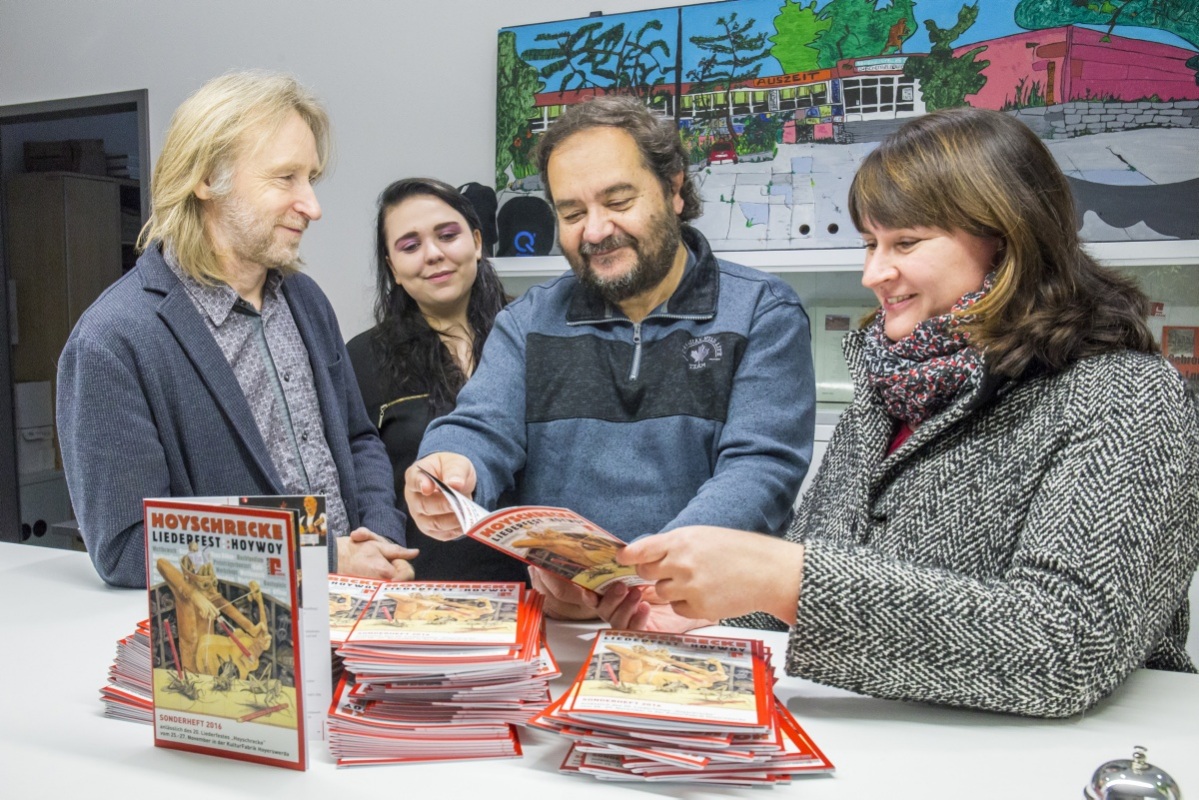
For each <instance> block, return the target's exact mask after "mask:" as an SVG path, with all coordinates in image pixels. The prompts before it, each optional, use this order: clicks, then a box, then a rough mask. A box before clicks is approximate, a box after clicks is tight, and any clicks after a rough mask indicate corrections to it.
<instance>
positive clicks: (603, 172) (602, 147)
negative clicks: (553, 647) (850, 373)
mask: <svg viewBox="0 0 1199 800" xmlns="http://www.w3.org/2000/svg"><path fill="white" fill-rule="evenodd" d="M538 166H539V168H540V170H541V176H542V182H543V185H545V186H546V187H547V196H548V199H549V201H550V203H551V205H552V206H553V208H554V210H555V212H556V215H557V220H558V241H559V246H560V248H561V250H562V252H563V254H564V255H565V257H566V260H567V261H568V262H569V264H570V267H571V271H570V273H568V274H566V275H564V276H562V277H560V278H557V279H555V280H553V281H550V282H549V283H546V284H543V285H541V286H538V287H534V288H533V289H530V290H529V291H528V292H527V293H526V294H525V295H524V296H523V297H521V298H520V299H519V300H517V301H516V302H514V303H512V304H510V305H509V306H508V307H507V308H506V309H505V310H504V311H502V312H501V313H500V315H499V316H498V317H497V318H496V322H495V327H494V329H493V330H492V333H491V336H490V338H488V340H487V345H486V347H485V348H484V351H483V357H482V359H481V361H480V364H479V367H478V369H477V371H476V372H475V374H474V376H473V377H472V378H471V380H470V382H469V383H468V384H467V385H466V387H465V388H464V389H463V390H462V392H461V394H459V396H458V406H457V408H456V409H455V410H454V412H453V413H451V414H449V415H447V416H445V417H442V418H441V419H439V420H436V421H435V422H434V423H433V424H432V425H430V426H429V429H428V431H427V432H426V434H425V437H424V440H423V441H422V443H421V448H420V452H421V459H420V460H419V461H418V462H417V465H418V466H420V467H422V468H423V469H425V470H428V471H429V472H430V473H432V474H434V475H437V476H438V477H440V478H441V479H442V480H444V481H446V482H447V483H449V484H450V485H451V486H454V487H455V488H457V489H459V490H461V491H464V492H466V493H468V494H469V493H472V492H473V495H474V499H475V501H476V502H478V503H479V504H481V505H483V506H486V507H495V506H496V505H497V504H499V503H500V502H501V498H503V499H504V500H513V501H515V502H517V503H520V504H536V505H549V506H564V507H568V508H571V509H574V510H575V511H577V512H579V513H580V514H582V515H583V516H584V517H587V518H588V519H590V520H592V521H593V522H595V523H596V524H598V525H600V526H601V527H603V528H605V529H607V530H608V531H610V532H612V533H613V534H615V535H616V536H618V537H620V538H621V539H623V540H625V541H632V540H633V539H635V538H637V537H639V536H642V535H645V534H649V533H656V532H658V531H667V530H671V529H672V528H677V527H681V526H684V525H693V524H705V525H715V524H720V525H726V524H730V523H731V521H733V520H736V521H737V524H738V525H741V526H743V527H745V528H746V529H748V530H753V531H758V532H761V533H768V534H774V535H778V534H780V533H781V532H782V531H783V529H784V528H785V526H786V522H787V520H788V517H789V513H790V510H791V506H792V503H793V502H794V500H795V496H796V494H797V492H798V491H799V487H800V483H801V482H802V480H803V477H804V474H805V472H806V471H807V468H808V463H809V461H810V459H811V455H812V435H813V428H814V417H815V412H814V381H813V374H812V359H811V349H810V342H809V332H808V319H807V315H806V314H805V313H804V310H803V308H802V306H801V305H800V301H799V298H798V297H797V296H796V294H795V292H794V291H792V290H791V289H790V288H789V287H788V286H787V285H786V284H785V283H783V282H782V281H781V280H779V279H778V278H776V277H774V276H771V275H768V274H765V273H762V272H759V271H756V270H753V269H747V268H745V267H742V266H738V265H735V264H730V263H727V262H725V261H721V260H719V259H717V258H716V257H715V256H714V255H713V254H712V251H711V249H710V248H709V246H708V243H707V241H706V240H705V239H704V237H703V236H702V235H701V234H700V233H699V232H698V231H697V230H695V229H694V228H692V227H690V226H689V225H687V224H686V223H687V222H688V221H690V220H692V219H695V218H696V217H698V216H699V214H700V213H701V201H700V196H699V192H698V190H697V189H696V187H695V185H694V183H693V182H692V179H691V176H690V175H689V174H688V172H687V166H688V159H687V155H686V152H685V151H684V149H683V147H682V144H681V142H680V140H679V135H678V131H677V129H676V128H675V127H674V125H673V123H672V122H670V121H669V120H665V119H661V118H659V117H656V116H654V115H653V114H652V113H651V112H650V111H649V110H648V109H647V108H646V107H645V106H644V105H642V104H641V103H640V102H639V101H638V100H636V99H634V98H631V97H616V96H610V97H599V98H595V99H593V100H591V101H589V102H585V103H582V104H579V105H576V106H573V107H571V108H570V109H568V110H567V111H566V113H564V114H563V115H562V116H561V117H560V118H559V119H558V121H557V122H556V123H554V124H553V125H552V126H551V127H550V128H549V130H548V131H547V132H546V133H545V135H544V136H543V137H542V140H541V143H540V145H539V150H538ZM405 497H406V499H407V501H408V508H409V512H410V513H411V514H412V517H413V519H414V520H415V521H416V522H417V524H418V526H419V527H420V528H421V530H423V531H424V532H425V533H427V534H429V535H430V536H434V537H437V538H442V539H451V538H455V537H457V536H461V535H462V531H461V530H460V529H459V527H458V523H457V520H456V519H455V518H454V516H453V514H452V513H451V512H450V509H449V506H448V504H447V503H445V502H444V500H443V499H442V498H441V496H440V495H439V494H438V493H437V492H436V491H435V490H434V487H433V484H432V481H430V480H429V479H428V478H427V477H424V476H422V475H421V473H420V471H419V470H417V469H416V468H415V467H413V468H411V469H409V470H408V472H407V473H406V476H405ZM716 520H721V522H719V523H717V522H716ZM531 577H532V580H533V584H534V586H536V587H538V588H540V589H542V590H543V591H545V592H547V595H548V596H547V604H546V609H547V612H548V613H550V614H551V615H552V616H558V617H569V618H587V617H594V616H596V615H597V604H596V598H595V596H594V595H590V594H589V593H587V592H586V591H585V590H582V589H579V588H578V587H576V586H574V585H573V584H569V583H567V582H566V581H562V580H559V579H555V578H554V577H553V576H552V575H550V574H549V573H545V572H544V571H541V570H537V569H534V570H533V571H532V573H531ZM619 594H620V595H624V589H623V588H622V589H621V590H619ZM636 594H637V593H633V594H630V595H629V602H634V601H635V600H636V599H637V598H636V597H635V596H634V595H636ZM604 616H607V614H604Z"/></svg>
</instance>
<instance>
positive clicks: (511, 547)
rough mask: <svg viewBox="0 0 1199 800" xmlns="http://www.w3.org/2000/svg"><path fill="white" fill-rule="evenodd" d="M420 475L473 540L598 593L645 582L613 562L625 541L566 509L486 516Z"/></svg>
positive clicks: (532, 509)
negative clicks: (450, 509)
mask: <svg viewBox="0 0 1199 800" xmlns="http://www.w3.org/2000/svg"><path fill="white" fill-rule="evenodd" d="M421 471H422V472H424V474H425V475H426V476H427V477H428V478H429V480H431V481H432V482H433V484H434V485H435V486H436V487H437V488H438V489H439V490H441V493H442V494H443V495H445V497H446V499H447V500H448V501H449V504H450V507H451V508H452V509H453V511H454V515H455V516H456V517H457V518H458V522H459V524H460V525H461V527H462V530H464V531H465V532H466V535H467V536H469V537H471V538H472V539H478V540H479V541H480V542H483V543H484V544H487V545H490V546H491V547H494V548H495V549H497V550H502V551H503V552H505V553H507V554H508V555H510V556H512V557H513V558H518V559H520V560H521V561H524V562H525V563H526V564H532V565H533V566H536V567H540V568H542V569H544V570H546V571H547V572H552V573H554V574H555V575H558V576H560V577H563V578H565V579H566V580H568V581H573V582H574V583H577V584H579V585H580V586H582V587H584V588H586V589H590V590H591V591H593V592H596V593H597V594H603V593H604V592H605V591H606V590H607V588H608V587H609V586H612V585H613V584H616V583H625V584H628V585H630V586H635V585H639V584H644V583H646V581H644V580H642V579H641V578H638V577H637V571H636V569H635V568H633V567H625V566H621V565H620V564H617V563H616V553H617V552H618V551H619V550H620V549H621V548H622V547H624V546H625V543H624V542H622V541H621V540H620V539H618V538H616V537H615V536H613V535H612V534H610V533H608V532H607V531H606V530H604V529H603V528H601V527H600V526H598V525H596V524H595V523H594V522H591V521H590V520H587V519H584V518H583V517H581V516H579V515H578V514H576V513H575V512H573V511H571V510H569V509H565V508H552V507H550V506H514V507H512V508H502V509H500V510H499V511H494V512H489V511H487V510H486V509H485V508H483V507H482V506H480V505H478V504H477V503H475V502H474V501H473V500H471V499H470V498H469V497H467V496H466V495H464V494H462V493H461V492H459V491H457V490H456V489H454V488H453V487H451V486H448V485H446V484H445V483H444V482H443V481H441V480H439V479H438V478H436V477H435V476H433V475H430V474H429V473H428V472H425V471H424V470H421Z"/></svg>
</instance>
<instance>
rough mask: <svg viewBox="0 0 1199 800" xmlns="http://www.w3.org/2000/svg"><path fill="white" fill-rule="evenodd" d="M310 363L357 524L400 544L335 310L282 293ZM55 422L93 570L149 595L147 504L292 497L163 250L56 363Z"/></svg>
mask: <svg viewBox="0 0 1199 800" xmlns="http://www.w3.org/2000/svg"><path fill="white" fill-rule="evenodd" d="M283 293H284V296H285V297H286V298H287V302H288V305H289V306H290V307H291V311H292V315H293V316H294V317H295V320H296V326H297V327H298V328H299V331H300V336H301V337H302V338H303V340H304V344H305V346H306V347H307V349H308V356H309V359H310V360H311V363H312V372H313V377H314V380H315V383H316V392H317V396H318V399H319V401H320V407H321V415H322V417H323V418H324V429H325V438H326V439H327V440H328V442H329V448H330V450H331V451H332V454H333V460H334V462H335V463H336V465H337V471H338V476H339V479H340V482H341V493H342V497H343V498H344V500H345V504H346V512H347V514H348V515H349V520H350V526H351V528H355V527H358V526H365V527H367V528H369V529H371V530H373V531H375V532H376V533H379V534H381V535H383V536H386V537H388V538H390V539H392V540H394V541H396V542H399V543H401V544H402V543H403V542H404V517H403V515H402V514H401V513H400V512H399V511H397V510H396V508H395V490H394V488H393V480H392V472H391V463H390V462H389V461H388V459H387V452H386V450H385V449H384V447H383V443H382V442H381V441H380V440H379V437H378V435H377V433H376V432H375V429H374V427H373V425H372V424H371V421H370V420H369V419H367V417H366V411H365V408H364V406H363V403H362V398H361V396H360V395H359V392H358V382H357V381H356V380H355V379H354V373H353V369H352V367H351V366H350V360H349V357H348V356H347V355H346V351H345V345H344V343H343V342H342V338H341V333H340V329H339V328H338V325H337V319H336V317H335V316H334V313H333V308H332V307H331V306H330V305H329V301H328V299H327V298H326V297H325V296H324V294H323V293H322V292H321V290H320V289H319V288H318V287H317V285H316V283H315V282H314V281H313V280H312V279H311V278H309V277H307V276H305V275H293V276H290V277H288V278H287V279H285V280H284V282H283ZM57 421H58V435H59V443H60V445H61V447H62V458H63V467H64V468H65V470H66V476H67V485H68V487H69V488H70V492H71V502H72V504H73V506H74V508H75V515H76V517H77V518H78V520H79V528H80V532H81V533H82V534H83V539H84V541H85V542H86V544H87V549H88V553H89V554H90V555H91V558H92V562H93V563H94V564H95V566H96V570H97V571H98V572H99V573H100V577H102V578H103V579H104V580H105V581H106V582H108V583H110V584H113V585H116V586H145V583H146V556H145V539H144V534H143V530H142V499H143V498H146V497H190V496H204V495H251V494H280V493H283V492H284V489H283V486H282V485H281V483H280V480H279V476H278V474H277V473H276V471H275V467H274V464H273V463H272V461H271V457H270V454H269V453H268V451H267V449H266V445H265V443H264V442H263V441H262V436H261V435H260V434H259V432H258V427H257V425H256V424H255V422H254V417H253V415H252V413H251V411H250V406H249V404H248V403H247V402H246V399H245V395H243V394H242V391H241V387H240V386H239V385H238V383H237V378H236V377H235V376H234V374H233V370H232V368H230V366H229V363H228V362H227V361H226V360H225V357H224V355H223V354H222V353H221V350H220V347H218V346H217V343H216V342H215V341H214V340H213V338H212V334H211V333H209V331H208V328H207V327H206V326H205V324H204V320H203V319H202V318H201V316H200V314H199V313H198V312H197V311H196V309H195V306H194V305H193V304H192V301H191V299H190V298H189V297H188V295H187V292H186V290H185V289H184V288H183V285H182V284H181V283H180V282H179V280H178V278H176V277H175V275H174V273H172V272H171V270H170V268H169V267H168V266H167V264H166V262H165V261H164V260H163V258H162V254H161V252H160V250H159V248H158V246H154V247H151V248H150V249H148V250H147V251H146V252H145V253H144V254H143V255H142V257H141V258H139V259H138V262H137V266H136V268H135V269H133V270H131V271H130V272H129V273H128V274H127V275H125V276H124V277H122V278H121V279H120V280H118V281H117V282H116V283H114V284H113V285H112V286H110V287H109V288H108V289H107V290H106V291H105V292H104V294H102V295H101V296H100V298H99V299H97V300H96V302H95V303H94V304H93V305H92V306H91V307H90V308H89V309H88V310H87V311H86V312H84V314H83V316H82V317H80V319H79V322H78V324H76V326H75V330H74V331H73V332H72V333H71V336H70V338H69V339H68V340H67V345H66V347H65V348H64V349H63V352H62V355H61V356H60V358H59V362H58V397H57ZM329 548H330V554H329V558H330V567H331V568H332V567H334V566H335V564H336V560H335V559H336V542H335V541H334V539H333V537H330V540H329Z"/></svg>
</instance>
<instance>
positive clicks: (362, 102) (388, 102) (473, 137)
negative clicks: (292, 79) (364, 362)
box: [0, 0, 691, 335]
mask: <svg viewBox="0 0 1199 800" xmlns="http://www.w3.org/2000/svg"><path fill="white" fill-rule="evenodd" d="M678 2H679V0H673V2H672V3H663V2H660V0H659V1H658V2H655V1H654V0H604V2H603V3H602V4H601V3H600V2H599V0H595V2H591V3H587V4H582V3H568V2H562V0H504V1H500V0H435V1H434V2H422V1H421V0H378V1H377V2H371V1H370V0H338V1H337V2H334V1H333V0H326V2H320V1H319V0H287V1H286V2H284V1H283V0H204V1H203V2H200V1H199V0H103V1H102V2H81V1H80V0H0V76H3V77H2V78H0V105H10V104H16V103H29V102H35V101H41V100H55V99H61V98H67V97H78V96H82V95H92V94H104V93H109V92H120V91H128V90H132V89H148V90H149V106H150V150H151V157H152V158H156V157H157V155H158V149H159V147H160V146H161V144H162V139H163V133H164V131H165V129H166V126H167V123H168V121H169V120H170V115H171V112H172V111H173V110H174V109H175V107H176V106H177V105H178V104H179V103H180V102H182V101H183V99H184V98H185V97H187V95H188V94H190V93H191V92H193V91H194V90H195V89H196V88H198V87H199V86H200V85H201V84H202V83H203V82H204V81H205V80H207V79H208V78H210V77H213V76H215V75H218V74H220V73H222V72H225V71H227V70H229V69H236V68H265V69H276V70H285V71H288V72H291V73H294V74H295V75H296V76H297V77H298V78H299V79H300V80H301V81H302V82H303V83H305V84H306V85H308V86H309V87H311V88H312V89H313V90H314V91H315V92H316V93H317V94H318V95H319V96H320V97H321V98H323V99H324V100H325V102H326V104H327V105H328V108H329V111H330V114H331V116H332V118H333V125H334V134H335V137H336V148H337V161H336V163H335V165H334V170H333V173H332V175H331V176H330V177H329V178H328V179H327V180H325V181H324V182H323V183H322V185H321V186H320V187H319V188H318V196H319V198H320V201H321V204H322V206H323V208H324V214H325V216H324V218H323V219H322V220H321V221H320V222H318V223H316V224H315V225H313V226H312V227H311V228H310V229H309V232H308V234H306V236H305V242H304V246H303V250H302V252H303V254H304V257H305V260H306V261H307V262H308V268H307V269H308V272H309V274H311V275H312V276H313V277H314V278H316V280H317V281H318V282H319V283H320V285H321V286H322V288H323V289H324V290H325V292H326V293H327V294H328V295H329V297H330V299H331V300H332V302H333V305H334V307H335V308H336V310H337V313H338V316H339V317H340V319H341V326H342V331H343V333H345V334H347V335H351V334H354V333H357V332H358V331H360V330H363V329H365V328H366V327H368V326H369V325H370V305H371V301H372V295H373V290H372V283H371V282H372V280H373V275H372V269H373V267H372V264H371V237H372V235H373V234H372V227H373V215H374V211H373V208H374V201H375V197H376V196H377V195H378V193H379V191H380V190H381V189H382V188H383V187H384V186H385V185H387V183H389V182H390V181H392V180H394V179H396V178H401V177H405V176H410V175H432V176H434V177H438V178H442V179H443V180H446V181H448V182H450V183H452V184H455V185H457V184H461V183H465V182H467V181H472V180H475V181H479V182H481V183H487V184H490V183H491V182H492V181H493V180H494V177H493V176H494V173H495V170H494V166H493V165H494V160H495V156H494V137H495V59H496V33H497V31H498V30H499V28H501V27H505V26H512V25H525V24H530V23H536V22H548V21H552V20H555V19H564V18H572V17H582V16H586V15H587V14H588V13H589V12H590V11H593V10H603V11H604V12H605V13H609V14H611V13H620V12H624V11H633V10H641V9H646V8H659V7H663V6H665V5H674V4H678ZM687 2H691V0H683V3H684V4H686V3H687ZM149 172H150V170H149V169H147V170H145V173H146V174H149Z"/></svg>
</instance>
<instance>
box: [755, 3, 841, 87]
mask: <svg viewBox="0 0 1199 800" xmlns="http://www.w3.org/2000/svg"><path fill="white" fill-rule="evenodd" d="M831 24H832V21H831V20H828V19H820V17H819V15H818V14H817V13H816V0H812V2H811V3H809V4H808V5H806V6H805V5H802V4H801V3H796V2H794V0H785V2H784V4H783V6H782V7H781V8H780V9H779V15H778V16H777V17H775V18H774V29H775V31H777V33H775V34H774V36H771V37H770V41H771V42H773V43H774V46H773V47H772V48H770V54H771V55H772V56H774V58H775V60H776V61H778V62H779V64H780V65H781V66H782V68H783V72H808V71H809V70H814V69H817V68H818V67H819V66H820V65H819V61H818V56H819V53H818V52H817V50H816V48H815V47H813V46H812V43H813V42H814V41H816V35H817V34H819V33H820V32H821V31H825V30H828V28H829V26H830V25H831Z"/></svg>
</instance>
